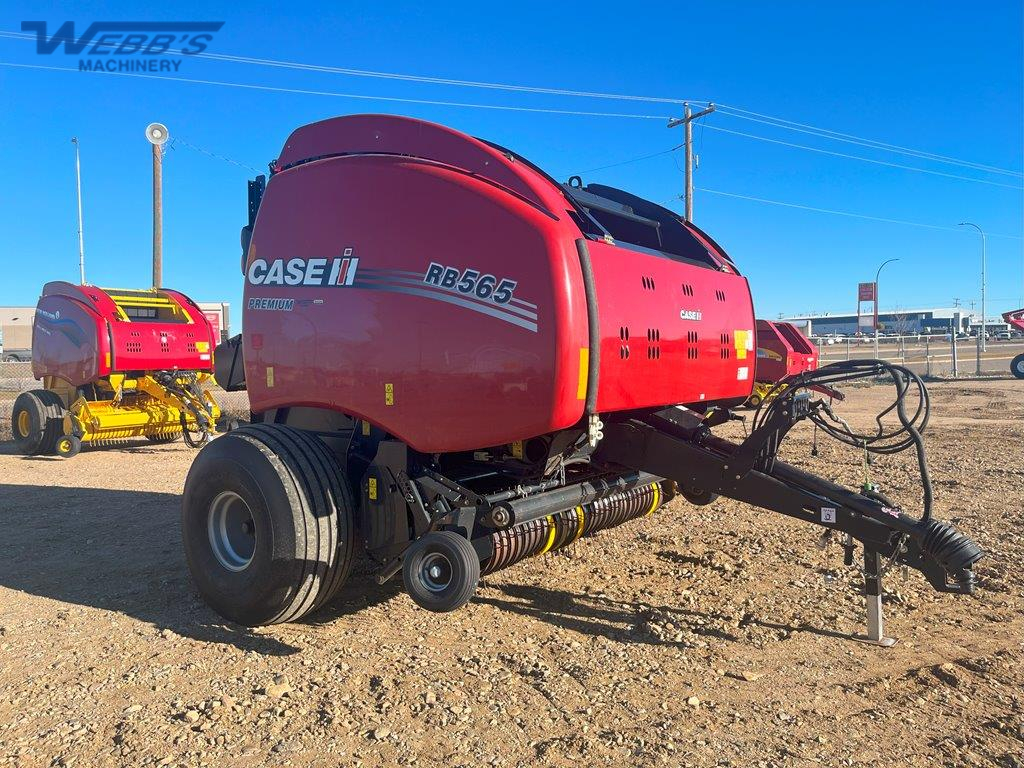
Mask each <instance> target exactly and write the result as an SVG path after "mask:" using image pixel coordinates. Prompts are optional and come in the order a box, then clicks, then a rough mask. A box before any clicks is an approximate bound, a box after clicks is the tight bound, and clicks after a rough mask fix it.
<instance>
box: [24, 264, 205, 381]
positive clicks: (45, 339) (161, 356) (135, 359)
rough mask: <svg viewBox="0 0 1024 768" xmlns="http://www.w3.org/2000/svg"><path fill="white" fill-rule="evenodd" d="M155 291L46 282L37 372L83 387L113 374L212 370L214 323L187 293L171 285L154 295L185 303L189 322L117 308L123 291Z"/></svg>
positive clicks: (36, 340)
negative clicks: (146, 316)
mask: <svg viewBox="0 0 1024 768" xmlns="http://www.w3.org/2000/svg"><path fill="white" fill-rule="evenodd" d="M150 293H151V292H149V291H122V290H118V289H111V288H98V287H96V286H93V285H74V284H72V283H65V282H60V281H57V282H52V283H47V284H46V285H45V286H44V287H43V295H42V297H41V298H40V299H39V304H38V307H37V309H36V317H35V324H34V328H33V347H32V371H33V374H34V375H35V376H36V378H41V377H43V376H57V377H59V378H62V379H65V380H67V381H69V382H71V383H72V384H74V385H75V386H80V385H82V384H87V383H89V382H91V381H95V380H96V379H97V378H100V377H103V376H107V375H109V374H111V373H127V372H130V371H154V370H171V369H175V368H176V369H179V370H199V371H208V370H211V369H212V367H213V349H214V347H215V346H216V344H217V340H216V338H215V336H214V333H213V329H212V328H211V326H210V322H209V321H208V320H207V319H206V317H205V316H204V315H203V313H202V311H200V309H199V308H198V306H196V305H195V303H194V302H193V301H192V300H191V299H189V298H188V297H186V296H184V295H183V294H180V293H178V292H177V291H171V290H166V289H165V290H161V291H160V292H159V294H156V293H153V294H152V295H153V296H156V295H159V296H161V297H164V298H166V299H167V300H169V301H171V302H173V303H175V304H177V305H178V306H179V307H181V308H183V309H184V310H185V312H187V315H188V317H189V318H190V320H189V321H188V322H161V321H158V320H150V319H144V318H133V319H127V320H126V319H125V316H124V314H123V313H122V312H121V311H120V310H119V309H118V304H117V301H116V299H117V298H118V296H119V294H135V295H143V296H145V295H148V294H150Z"/></svg>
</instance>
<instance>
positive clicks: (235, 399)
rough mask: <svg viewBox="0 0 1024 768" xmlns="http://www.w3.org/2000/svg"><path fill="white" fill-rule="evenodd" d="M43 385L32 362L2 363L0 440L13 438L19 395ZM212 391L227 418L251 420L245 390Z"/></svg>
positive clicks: (216, 389)
mask: <svg viewBox="0 0 1024 768" xmlns="http://www.w3.org/2000/svg"><path fill="white" fill-rule="evenodd" d="M42 386H43V385H42V382H39V381H36V380H35V379H34V378H33V377H32V363H0V440H10V439H11V438H12V433H11V409H12V408H14V401H15V399H16V398H17V397H18V395H19V394H20V393H22V392H26V391H28V390H30V389H40V388H41V387H42ZM211 391H212V392H213V396H214V398H215V399H216V400H217V403H218V404H219V405H220V409H221V411H222V412H223V415H224V417H225V418H233V419H238V420H239V421H240V422H246V421H248V420H249V398H248V396H247V395H246V393H245V392H225V391H224V390H223V389H221V388H220V387H218V386H216V385H214V386H213V387H211Z"/></svg>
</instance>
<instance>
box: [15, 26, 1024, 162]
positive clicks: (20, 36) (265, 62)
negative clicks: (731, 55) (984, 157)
mask: <svg viewBox="0 0 1024 768" xmlns="http://www.w3.org/2000/svg"><path fill="white" fill-rule="evenodd" d="M0 37H6V38H11V39H17V40H26V41H33V40H35V39H36V36H35V35H33V34H30V33H26V32H12V31H0ZM53 39H55V40H59V41H68V40H70V38H65V37H59V38H56V37H55V38H53ZM163 53H164V54H166V55H172V54H180V55H187V56H190V57H194V58H203V59H209V60H213V61H224V62H228V63H237V64H254V65H259V66H267V67H278V68H285V69H297V70H302V71H307V72H321V73H328V74H341V75H348V76H354V77H367V78H380V79H387V80H399V81H405V82H416V83H429V84H434V85H448V86H458V87H468V88H484V89H491V90H503V91H509V92H514V93H534V94H545V95H557V96H572V97H585V98H598V99H614V100H626V101H643V102H651V103H660V104H682V103H683V102H684V101H689V102H691V103H695V104H708V103H709V102H708V101H707V100H705V99H680V98H668V97H663V96H641V95H635V94H622V93H604V92H597V91H584V90H574V89H565V88H547V87H540V86H526V85H516V84H510V83H492V82H485V81H479V80H461V79H456V78H444V77H433V76H428V75H410V74H404V73H397V72H379V71H373V70H363V69H355V68H351V67H335V66H328V65H318V64H304V63H301V62H294V61H282V60H278V59H267V58H259V57H254V56H238V55H232V54H221V53H211V52H208V51H204V52H202V53H197V54H184V53H183V51H181V50H180V49H168V50H167V51H164V52H163ZM108 74H112V73H108ZM719 107H720V108H723V109H726V110H728V112H729V113H730V114H731V116H732V117H736V118H739V119H743V120H752V121H754V122H761V123H765V124H767V125H772V126H775V127H778V128H782V129H784V130H792V131H799V132H801V133H808V134H810V135H814V136H819V137H822V138H827V139H830V140H833V141H840V142H845V143H849V144H856V145H859V146H866V147H871V148H873V149H878V150H881V151H886V152H894V153H897V154H904V155H909V156H912V157H919V158H922V159H927V160H932V161H934V162H941V163H948V164H952V165H959V166H962V167H966V168H973V169H975V170H981V171H986V172H990V173H1001V174H1006V175H1011V176H1016V177H1024V174H1022V173H1020V172H1018V171H1010V170H1007V169H1004V168H997V167H995V166H989V165H984V164H982V163H975V162H972V161H969V160H961V159H959V158H954V157H950V156H947V155H940V154H937V153H934V152H925V151H923V150H916V149H911V148H908V147H901V146H899V145H896V144H889V143H886V142H881V141H877V140H874V139H866V138H863V137H859V136H854V135H853V134H848V133H841V132H839V131H833V130H829V129H826V128H818V127H816V126H813V125H809V124H807V123H800V122H796V121H794V120H787V119H785V118H779V117H773V116H771V115H766V114H763V113H760V112H754V111H752V110H748V109H743V108H741V107H735V106H731V105H721V104H720V105H719Z"/></svg>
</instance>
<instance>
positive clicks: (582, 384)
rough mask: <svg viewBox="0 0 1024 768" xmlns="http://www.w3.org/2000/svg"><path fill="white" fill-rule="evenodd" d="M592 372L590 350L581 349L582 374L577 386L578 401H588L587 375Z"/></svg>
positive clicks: (586, 348)
mask: <svg viewBox="0 0 1024 768" xmlns="http://www.w3.org/2000/svg"><path fill="white" fill-rule="evenodd" d="M589 370H590V349H589V348H588V347H580V374H579V379H578V383H577V384H576V399H577V400H586V398H587V374H588V372H589Z"/></svg>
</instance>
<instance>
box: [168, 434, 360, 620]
mask: <svg viewBox="0 0 1024 768" xmlns="http://www.w3.org/2000/svg"><path fill="white" fill-rule="evenodd" d="M354 509H355V504H354V502H353V499H352V493H351V490H350V489H349V487H348V485H347V482H346V480H345V475H344V472H343V471H342V468H341V466H340V465H339V463H338V460H337V459H336V458H335V456H334V454H332V453H331V451H330V450H329V449H328V448H327V446H326V445H325V444H324V443H323V441H321V440H320V439H319V438H317V437H316V436H315V435H313V434H310V433H308V432H303V431H302V430H298V429H294V428H292V427H287V426H284V425H282V424H253V425H246V426H245V427H243V428H241V429H237V430H234V431H232V432H229V433H228V434H226V435H224V436H223V437H221V438H220V439H218V440H214V441H212V442H211V443H209V444H207V445H206V446H205V447H204V448H203V449H202V450H201V451H200V452H199V455H198V456H197V457H196V460H195V462H193V464H192V468H191V469H190V470H189V473H188V477H187V479H186V481H185V492H184V496H183V499H182V539H183V541H184V545H185V557H186V560H187V562H188V567H189V572H190V573H191V574H192V579H193V581H194V582H195V585H196V587H197V588H198V590H199V592H200V594H201V595H202V597H203V599H204V600H206V601H207V603H208V604H209V605H210V606H211V607H213V609H214V610H215V611H217V613H219V614H220V615H221V616H224V617H225V618H227V619H229V620H230V621H234V622H237V623H239V624H244V625H246V626H259V625H265V624H277V623H280V622H286V621H296V620H298V619H300V618H301V617H303V616H305V615H306V614H309V613H311V612H313V611H315V610H317V609H318V608H320V607H321V606H323V605H324V603H326V602H327V601H329V600H330V599H331V598H332V597H333V596H334V595H335V593H336V592H337V591H338V588H339V587H340V586H341V585H342V583H343V582H344V581H345V579H346V577H347V576H348V573H349V570H350V568H351V565H352V560H353V539H354V523H353V511H354Z"/></svg>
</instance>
